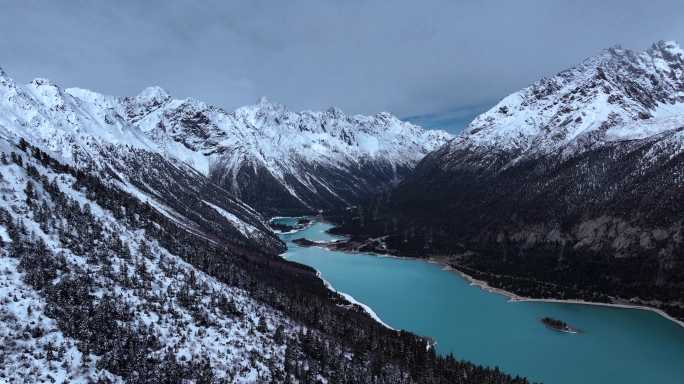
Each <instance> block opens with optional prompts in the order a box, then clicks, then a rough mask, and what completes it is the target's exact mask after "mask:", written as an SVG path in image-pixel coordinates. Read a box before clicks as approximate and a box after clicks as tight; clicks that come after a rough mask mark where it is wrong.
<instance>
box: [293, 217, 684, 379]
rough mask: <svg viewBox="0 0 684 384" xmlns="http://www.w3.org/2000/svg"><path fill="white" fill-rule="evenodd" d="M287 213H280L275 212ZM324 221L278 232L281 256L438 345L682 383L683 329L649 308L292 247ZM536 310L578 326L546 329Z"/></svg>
mask: <svg viewBox="0 0 684 384" xmlns="http://www.w3.org/2000/svg"><path fill="white" fill-rule="evenodd" d="M283 220H285V221H289V220H288V219H283ZM329 228H330V225H328V224H325V223H315V224H314V225H312V226H311V227H309V228H307V229H305V230H302V231H299V232H296V233H293V234H284V235H281V238H282V239H283V240H284V241H286V242H287V246H288V251H287V253H286V254H285V255H284V257H285V258H287V259H289V260H292V261H295V262H298V263H302V264H306V265H309V266H311V267H314V268H316V269H317V270H319V271H320V272H321V275H322V277H323V278H324V279H325V280H327V281H328V282H329V283H330V284H331V285H332V286H333V287H334V288H335V289H336V290H338V291H341V292H344V293H347V294H350V295H351V296H353V297H354V298H355V299H356V300H358V301H359V302H362V303H364V304H366V305H368V306H369V307H370V308H372V310H373V311H374V312H375V313H376V314H377V316H378V317H380V319H382V321H383V322H385V323H386V324H388V325H389V326H391V327H393V328H396V329H405V330H409V331H411V332H414V333H416V334H419V335H423V336H429V337H431V338H433V339H434V340H436V342H437V350H438V352H440V353H448V352H451V353H453V354H454V356H456V357H457V358H462V359H466V360H470V361H473V362H475V363H478V364H482V365H489V366H498V367H499V368H501V369H502V370H504V371H506V372H508V373H511V374H519V375H522V376H526V377H528V378H529V379H531V380H532V381H541V382H544V383H551V384H553V383H557V384H577V383H583V384H592V383H596V384H607V383H621V384H627V383H658V384H668V383H671V384H682V383H684V328H682V327H680V326H678V325H676V324H675V323H673V322H671V321H669V320H667V319H665V318H663V317H661V316H659V315H658V314H656V313H653V312H650V311H644V310H637V309H621V308H609V307H597V306H588V305H578V304H556V303H539V302H518V303H513V302H508V300H507V298H505V297H503V296H501V295H498V294H494V293H489V292H485V291H483V290H481V289H479V288H477V287H474V286H471V285H469V284H468V282H467V281H465V280H464V279H463V278H461V277H460V276H458V275H457V274H455V273H453V272H449V271H445V270H443V269H442V268H441V267H440V266H439V265H436V264H431V263H427V262H423V261H419V260H407V259H398V258H391V257H382V256H374V255H368V254H356V253H353V254H352V253H347V252H336V251H328V250H324V249H321V248H316V247H312V248H307V247H300V246H298V245H296V244H293V243H292V242H291V240H293V239H296V238H300V237H304V238H308V239H311V240H331V239H335V238H336V237H335V236H332V235H329V234H327V233H326V232H325V231H326V230H327V229H329ZM544 316H550V317H553V318H557V319H561V320H563V321H565V322H567V323H568V324H570V325H572V326H574V327H577V328H579V329H581V330H582V333H580V334H565V333H560V332H556V331H553V330H550V329H548V328H546V327H545V326H544V325H543V324H542V323H541V322H540V321H539V320H540V318H542V317H544Z"/></svg>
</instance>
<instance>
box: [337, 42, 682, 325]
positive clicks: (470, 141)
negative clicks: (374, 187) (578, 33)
mask: <svg viewBox="0 0 684 384" xmlns="http://www.w3.org/2000/svg"><path fill="white" fill-rule="evenodd" d="M682 196H684V52H683V51H682V49H681V48H680V47H679V46H678V45H677V44H676V43H674V42H663V41H661V42H658V43H656V44H654V45H653V46H652V47H651V48H650V49H648V50H646V51H644V52H635V51H631V50H626V49H621V48H611V49H608V50H605V51H603V52H601V53H600V54H599V55H597V56H595V57H591V58H589V59H586V60H585V61H584V62H583V63H581V64H580V65H578V66H576V67H573V68H571V69H568V70H565V71H562V72H560V73H558V74H557V75H555V76H552V77H550V78H547V79H543V80H540V81H538V82H536V83H534V84H533V85H531V86H529V87H527V88H524V89H522V90H521V91H519V92H515V93H513V94H512V95H509V96H507V97H505V98H504V99H503V100H501V101H500V102H499V103H498V104H497V105H495V106H494V107H493V108H491V109H490V110H489V111H487V112H485V113H484V114H482V115H480V116H478V117H477V118H476V119H475V120H474V121H473V122H472V123H471V124H470V125H469V126H468V128H467V129H466V130H465V131H464V132H463V133H462V134H461V135H459V136H458V137H456V138H455V139H454V140H452V141H451V142H450V143H448V144H446V145H444V146H443V147H442V148H440V149H438V150H436V151H434V152H432V153H430V154H428V155H427V156H426V157H425V158H424V159H423V160H422V161H421V162H420V163H419V164H418V166H417V167H416V169H415V171H414V172H413V173H412V174H411V175H410V176H409V177H407V178H406V179H405V181H404V182H403V183H402V184H401V185H400V186H399V187H398V188H397V189H396V190H395V191H393V192H392V195H391V196H390V197H389V198H387V197H386V198H383V199H382V200H379V201H377V202H375V203H372V206H371V207H368V209H364V210H363V212H373V216H374V217H373V218H369V217H365V218H364V220H363V221H361V222H362V223H364V225H365V228H362V229H361V230H360V231H361V232H366V233H365V234H366V235H369V236H371V237H373V238H379V237H381V236H382V235H387V237H386V239H387V246H388V247H389V248H390V249H395V250H397V252H403V253H405V254H411V255H416V256H422V255H425V254H430V253H435V254H439V255H453V262H454V265H456V266H458V267H459V268H462V269H464V270H467V271H468V272H470V273H472V274H474V275H477V276H478V277H479V278H482V279H485V280H487V281H489V282H490V283H492V284H495V285H498V286H501V287H505V288H507V289H511V290H514V291H516V292H518V293H521V294H524V295H532V296H538V297H575V298H582V299H591V300H627V299H630V300H633V301H635V302H639V303H643V304H647V305H655V306H659V307H661V308H663V309H665V310H667V311H668V312H669V313H671V314H673V315H675V316H678V317H680V318H684V304H683V303H682V302H681V298H682V297H684V284H683V283H682V281H684V280H682V279H681V276H682V274H683V273H684V218H683V217H682V214H681V213H682V212H684V200H682ZM374 220H375V222H374ZM350 223H357V224H358V222H355V221H350ZM357 226H358V225H357ZM348 228H349V231H353V228H354V225H348ZM357 232H358V230H357ZM388 232H389V233H388ZM608 296H611V297H613V298H612V299H611V298H608Z"/></svg>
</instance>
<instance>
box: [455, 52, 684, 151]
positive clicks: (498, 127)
mask: <svg viewBox="0 0 684 384" xmlns="http://www.w3.org/2000/svg"><path fill="white" fill-rule="evenodd" d="M663 119H664V120H663ZM677 121H679V122H677ZM679 124H681V125H684V54H683V53H682V49H681V48H680V47H679V45H678V44H677V43H676V42H673V41H660V42H657V43H655V44H653V46H652V47H651V48H650V49H648V50H646V51H643V52H636V51H632V50H629V49H622V48H620V47H614V48H610V49H607V50H605V51H603V52H601V53H600V54H599V55H597V56H594V57H590V58H588V59H586V60H584V61H583V62H582V64H581V65H579V66H576V67H573V68H570V69H568V70H565V71H562V72H560V73H558V74H557V75H555V76H552V77H550V78H547V79H542V80H540V81H538V82H536V83H534V84H532V85H531V86H529V87H527V88H524V89H522V90H521V91H519V92H516V93H513V94H511V95H509V96H507V97H506V98H504V99H503V100H501V101H500V102H499V103H498V104H497V105H495V106H494V107H493V108H492V109H490V110H489V111H487V112H485V113H483V114H482V115H480V116H478V117H477V118H475V119H474V120H473V122H472V123H471V124H470V125H469V126H468V127H467V128H466V130H465V131H464V133H463V135H461V137H459V138H458V139H457V140H455V141H454V142H453V144H452V146H454V147H456V148H462V147H464V146H475V147H485V148H490V149H495V150H505V151H514V152H518V153H524V152H551V151H557V150H558V149H559V148H566V150H567V149H568V148H570V150H575V149H577V148H583V147H586V146H592V145H594V144H596V143H600V142H601V141H609V140H618V139H619V140H626V139H630V138H642V137H644V135H645V134H646V133H645V132H646V131H647V132H648V134H649V135H651V134H657V133H660V132H663V131H664V130H668V129H673V128H674V127H676V126H678V125H679ZM646 126H647V128H648V129H646V131H645V130H644V129H645V128H644V129H642V127H646ZM624 127H629V129H628V130H626V129H623V128H624ZM656 128H657V129H656ZM616 129H619V131H620V135H613V133H614V131H615V130H616ZM630 132H631V133H630Z"/></svg>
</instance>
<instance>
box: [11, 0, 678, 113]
mask: <svg viewBox="0 0 684 384" xmlns="http://www.w3.org/2000/svg"><path fill="white" fill-rule="evenodd" d="M1 6H2V8H1V9H0V36H2V37H0V66H1V67H2V68H4V69H5V70H6V71H7V72H9V74H10V76H12V77H14V78H15V79H16V80H17V81H20V82H28V81H30V80H31V79H33V78H34V77H47V78H50V79H52V80H53V81H55V82H57V83H59V84H61V85H62V86H65V87H71V86H78V87H82V88H89V89H93V90H96V91H99V92H103V93H107V94H113V95H131V94H136V93H138V92H139V91H140V90H141V89H142V88H144V87H145V86H148V85H160V86H162V87H163V88H165V89H166V90H167V91H169V92H170V93H171V94H172V95H173V96H174V97H177V98H183V97H190V96H191V97H194V98H197V99H200V100H203V101H206V102H209V103H212V104H216V105H219V106H221V107H224V108H225V109H227V110H232V109H234V108H236V107H238V106H241V105H245V104H250V103H253V102H255V101H256V100H257V99H258V98H259V97H260V96H262V95H264V96H267V97H268V98H269V99H271V100H273V101H277V102H280V103H283V104H285V105H287V106H289V107H291V108H293V109H296V110H299V109H321V108H327V107H328V106H331V105H335V106H338V107H340V108H342V109H343V110H345V111H347V112H350V113H374V112H377V111H381V110H386V111H390V112H392V113H395V114H397V115H399V116H402V117H407V116H415V115H426V114H428V115H429V114H432V113H435V112H447V111H448V112H449V113H448V114H447V115H449V116H451V117H453V116H458V117H457V118H456V120H457V121H461V120H464V119H465V120H467V119H469V118H470V116H471V115H472V114H473V113H475V112H478V111H481V110H482V109H484V108H486V107H487V106H488V105H490V104H492V103H494V102H495V101H497V100H498V99H500V98H502V97H503V96H505V95H506V94H508V93H510V92H513V91H515V90H517V89H519V88H522V87H524V86H526V85H528V84H529V83H530V82H532V81H534V80H536V79H538V78H540V77H542V76H544V75H549V74H553V73H555V72H557V71H559V70H562V69H564V68H567V67H569V66H572V65H574V64H576V63H578V62H579V61H581V60H582V59H583V58H585V57H587V56H590V55H593V54H596V53H597V52H599V51H600V50H601V49H602V48H606V47H609V46H612V45H615V44H620V45H622V46H623V47H625V48H633V49H645V48H647V47H648V46H649V45H650V44H651V43H653V42H654V41H656V40H660V39H665V40H677V41H680V42H681V41H682V40H684V1H682V0H672V1H664V0H662V1H661V0H649V1H629V0H621V1H617V0H616V1H606V0H601V1H597V0H592V1H560V0H559V1H550V0H538V1H527V0H516V1H506V0H501V1H486V0H485V1H483V0H478V1H455V0H449V1H446V0H445V1H438V0H421V1H396V0H392V1H389V0H388V1H363V0H347V1H344V0H338V1H328V0H311V1H277V0H274V1H256V0H249V1H215V2H214V1H121V0H117V1H83V2H80V1H27V0H23V1H15V2H9V1H3V2H2V3H1ZM464 116H465V117H464ZM459 119H461V120H459ZM445 120H449V118H446V119H445ZM452 120H453V119H452ZM450 121H451V120H450Z"/></svg>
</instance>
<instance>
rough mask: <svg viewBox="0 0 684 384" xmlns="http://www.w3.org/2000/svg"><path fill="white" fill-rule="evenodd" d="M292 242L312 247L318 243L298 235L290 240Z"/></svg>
mask: <svg viewBox="0 0 684 384" xmlns="http://www.w3.org/2000/svg"><path fill="white" fill-rule="evenodd" d="M292 242H293V243H295V244H297V245H301V246H303V247H313V246H314V245H318V243H317V242H315V241H311V240H309V239H305V238H303V237H300V238H298V239H294V240H292Z"/></svg>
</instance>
